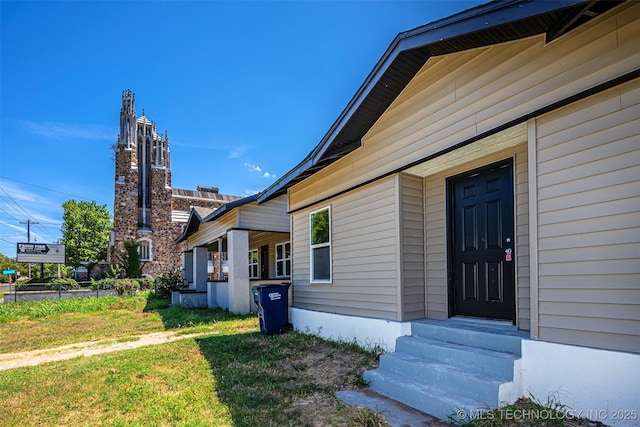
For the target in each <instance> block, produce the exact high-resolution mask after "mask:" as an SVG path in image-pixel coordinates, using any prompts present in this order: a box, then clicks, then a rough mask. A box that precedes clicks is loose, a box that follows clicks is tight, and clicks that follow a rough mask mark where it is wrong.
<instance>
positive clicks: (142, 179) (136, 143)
mask: <svg viewBox="0 0 640 427" xmlns="http://www.w3.org/2000/svg"><path fill="white" fill-rule="evenodd" d="M169 154H170V153H169V137H168V135H167V132H166V131H165V133H164V135H160V134H158V132H157V129H156V124H155V123H154V122H153V121H151V120H149V119H148V118H147V117H146V116H145V115H144V110H143V111H142V116H140V117H137V115H136V111H135V94H134V93H133V92H131V90H128V89H127V90H125V91H123V92H122V109H121V110H120V133H119V135H118V142H117V144H116V146H115V191H114V194H115V200H114V204H113V231H112V232H111V242H110V245H109V261H110V262H112V263H116V262H117V256H118V254H119V253H121V252H122V251H123V250H124V242H125V241H128V240H135V241H136V242H138V244H139V245H140V255H141V258H142V259H143V261H144V262H145V265H144V268H143V272H144V274H146V275H150V276H156V275H158V274H160V273H165V272H168V271H173V270H175V269H177V268H180V266H181V253H182V251H184V250H185V249H186V246H185V245H186V243H185V242H182V243H181V244H176V243H175V240H176V239H177V237H178V236H179V235H180V232H181V230H182V225H183V224H185V223H186V222H187V219H188V216H189V211H190V209H191V208H192V207H206V208H211V209H216V208H218V207H220V206H222V205H224V204H225V203H227V202H230V201H233V200H237V199H239V198H240V197H237V196H227V195H222V194H219V193H218V189H217V188H215V187H203V186H199V187H198V190H197V191H193V190H181V189H175V188H172V186H171V169H170V155H169Z"/></svg>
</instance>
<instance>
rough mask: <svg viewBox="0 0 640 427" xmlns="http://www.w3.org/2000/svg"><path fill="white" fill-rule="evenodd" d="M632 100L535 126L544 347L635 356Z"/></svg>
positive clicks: (592, 102) (579, 108) (612, 93)
mask: <svg viewBox="0 0 640 427" xmlns="http://www.w3.org/2000/svg"><path fill="white" fill-rule="evenodd" d="M639 90H640V80H638V79H636V80H635V81H632V82H629V83H627V84H625V85H622V86H620V87H617V88H613V89H611V90H609V91H607V92H604V93H601V94H598V95H594V96H593V97H591V98H589V99H586V100H583V101H580V102H578V103H575V104H572V105H570V106H567V107H566V108H563V109H560V110H557V111H554V112H551V113H548V114H546V115H544V116H542V117H539V118H538V119H537V120H536V126H537V127H536V132H537V143H538V144H537V156H538V165H537V191H538V195H539V204H538V206H539V208H538V211H539V215H538V245H537V247H538V258H539V278H538V283H539V285H538V290H539V297H538V299H539V307H540V309H539V322H540V326H539V336H540V338H541V339H546V340H550V341H557V342H562V343H567V344H577V345H588V346H596V347H603V348H610V349H616V350H625V351H635V352H637V351H640V301H639V300H638V299H637V298H629V295H631V294H634V293H636V294H637V293H638V292H640V208H639V207H640V179H639V177H640V145H638V140H639V138H640V108H639V105H640V101H639V100H640V97H638V96H637V95H638V93H639ZM634 95H635V96H634ZM600 289H601V290H602V292H605V294H603V293H600V294H598V295H599V297H598V298H596V294H595V293H594V291H595V290H600ZM589 295H591V296H589ZM622 304H624V309H623V305H622Z"/></svg>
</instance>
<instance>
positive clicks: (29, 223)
mask: <svg viewBox="0 0 640 427" xmlns="http://www.w3.org/2000/svg"><path fill="white" fill-rule="evenodd" d="M20 224H27V243H31V225H32V224H40V223H39V222H35V221H31V220H30V219H28V220H26V221H20ZM27 265H28V267H29V279H31V263H30V262H29V263H27Z"/></svg>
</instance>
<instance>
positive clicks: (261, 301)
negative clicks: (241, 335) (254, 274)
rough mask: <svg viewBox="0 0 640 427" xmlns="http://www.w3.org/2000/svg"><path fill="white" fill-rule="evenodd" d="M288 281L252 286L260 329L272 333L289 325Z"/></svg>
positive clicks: (268, 333) (283, 329) (285, 328)
mask: <svg viewBox="0 0 640 427" xmlns="http://www.w3.org/2000/svg"><path fill="white" fill-rule="evenodd" d="M289 286H291V285H290V284H289V283H282V284H280V285H278V284H266V283H265V284H262V285H255V286H253V288H252V292H253V301H254V302H255V303H256V305H257V306H258V318H259V319H260V331H261V332H262V333H263V334H265V335H273V334H277V333H281V332H284V331H286V330H287V327H288V325H289Z"/></svg>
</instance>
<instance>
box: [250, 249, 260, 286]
mask: <svg viewBox="0 0 640 427" xmlns="http://www.w3.org/2000/svg"><path fill="white" fill-rule="evenodd" d="M259 271H260V267H259V265H258V250H257V249H252V250H250V251H249V279H259V278H260V276H258V272H259Z"/></svg>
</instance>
